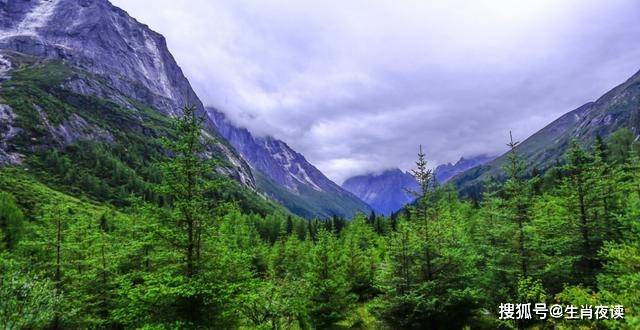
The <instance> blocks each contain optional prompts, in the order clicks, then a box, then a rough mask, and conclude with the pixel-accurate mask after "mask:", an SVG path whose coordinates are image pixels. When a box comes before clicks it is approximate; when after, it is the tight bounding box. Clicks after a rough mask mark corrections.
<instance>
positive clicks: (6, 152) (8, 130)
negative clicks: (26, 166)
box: [0, 104, 22, 165]
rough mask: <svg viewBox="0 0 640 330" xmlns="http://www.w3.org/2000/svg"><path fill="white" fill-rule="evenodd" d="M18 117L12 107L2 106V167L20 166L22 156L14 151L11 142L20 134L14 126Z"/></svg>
mask: <svg viewBox="0 0 640 330" xmlns="http://www.w3.org/2000/svg"><path fill="white" fill-rule="evenodd" d="M15 119H16V115H15V113H14V112H13V109H11V107H10V106H8V105H6V104H0V165H11V164H20V163H21V162H22V155H21V154H19V153H17V152H15V151H13V150H12V148H11V145H10V144H9V141H10V140H11V139H12V138H14V137H15V136H16V135H18V133H20V128H18V127H16V126H14V125H15V124H14V123H15Z"/></svg>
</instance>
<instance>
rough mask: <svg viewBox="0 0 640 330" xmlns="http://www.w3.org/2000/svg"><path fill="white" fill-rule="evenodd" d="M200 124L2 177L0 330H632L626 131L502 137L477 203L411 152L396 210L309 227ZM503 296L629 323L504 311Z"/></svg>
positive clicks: (635, 166) (634, 206)
mask: <svg viewBox="0 0 640 330" xmlns="http://www.w3.org/2000/svg"><path fill="white" fill-rule="evenodd" d="M201 125H202V121H201V120H200V118H198V116H197V114H196V112H195V110H194V109H193V108H185V109H184V111H183V115H182V116H181V117H179V118H177V119H175V120H173V129H174V133H175V134H174V136H173V137H172V138H167V137H164V138H162V137H160V138H158V139H157V141H153V142H149V143H148V144H146V147H144V148H142V147H141V148H140V149H137V150H134V149H132V148H129V149H127V148H123V147H119V146H114V145H108V144H101V143H97V142H83V143H78V144H76V145H75V146H72V147H70V148H65V149H64V150H56V149H52V150H48V151H43V152H40V153H39V154H37V155H33V156H30V158H29V159H28V160H27V162H26V164H28V166H24V167H21V166H15V167H7V168H3V169H1V170H0V328H2V329H85V328H90V329H129V328H143V329H465V328H466V329H596V328H598V329H600V328H607V329H638V328H640V144H639V143H638V142H637V141H635V140H634V135H633V134H632V133H631V131H629V130H626V129H621V130H618V131H616V132H615V133H614V134H612V135H610V136H608V137H606V138H600V137H598V138H596V139H595V140H594V141H593V143H591V144H589V145H581V144H580V143H579V142H577V141H574V142H573V143H572V144H571V146H570V148H569V151H568V152H567V154H566V155H565V157H564V159H562V160H558V161H557V163H556V165H555V166H554V167H552V168H548V169H535V168H534V169H533V170H532V171H525V168H527V164H525V163H524V162H523V160H522V158H520V157H519V155H518V145H517V143H516V142H513V141H512V140H511V141H510V142H509V146H510V147H511V150H510V151H509V154H508V161H507V162H506V163H505V165H504V167H503V170H504V177H498V178H494V179H493V180H490V181H488V182H486V183H485V184H484V188H483V192H482V195H481V196H480V197H479V198H467V197H464V196H460V195H459V193H458V191H457V190H456V188H455V187H453V186H451V185H439V184H438V183H437V182H435V180H434V178H433V173H432V172H431V170H430V167H429V164H427V162H426V158H427V156H426V155H425V152H423V150H422V147H421V148H420V152H419V153H418V156H417V161H416V165H415V169H414V171H413V174H414V176H415V177H416V179H417V181H418V182H419V183H420V186H421V189H420V190H419V191H415V192H413V193H414V194H415V196H416V200H415V202H414V203H412V204H411V205H409V206H407V207H405V208H404V209H403V210H401V211H399V212H398V213H397V214H394V215H392V216H390V217H382V216H379V215H376V214H360V215H358V216H356V217H355V218H354V219H342V218H338V217H333V218H330V219H315V220H305V219H301V218H299V217H296V216H294V215H292V214H290V213H289V212H288V211H286V210H284V209H283V208H281V207H279V206H277V205H275V204H274V203H272V202H270V201H269V200H267V199H265V198H263V197H261V196H259V195H257V194H255V193H252V192H249V191H246V189H243V188H240V187H238V186H237V184H235V183H234V182H232V180H230V179H228V178H225V177H224V176H221V175H217V174H216V171H215V167H216V162H217V160H215V159H213V158H210V157H203V154H204V150H205V145H206V144H207V143H208V142H207V138H206V137H203V136H202V134H201ZM140 145H143V144H140ZM163 150H164V151H166V152H164V151H163ZM504 303H521V304H524V303H531V304H532V305H533V304H536V303H546V304H547V305H552V304H560V305H562V306H567V305H573V306H576V307H578V308H580V307H581V306H593V307H595V306H610V308H612V307H613V306H617V305H622V306H624V318H617V319H614V318H613V317H612V315H611V314H609V315H608V317H607V318H606V319H604V318H600V319H595V318H584V319H580V318H578V319H567V318H564V317H563V318H554V317H548V318H545V319H543V320H541V319H538V318H531V319H528V320H527V319H521V320H516V319H504V318H501V317H500V305H501V304H504Z"/></svg>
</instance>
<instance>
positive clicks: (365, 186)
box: [342, 168, 419, 215]
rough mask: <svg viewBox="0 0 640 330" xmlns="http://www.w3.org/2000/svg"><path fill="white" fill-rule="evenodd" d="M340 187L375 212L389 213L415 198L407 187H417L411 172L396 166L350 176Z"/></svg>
mask: <svg viewBox="0 0 640 330" xmlns="http://www.w3.org/2000/svg"><path fill="white" fill-rule="evenodd" d="M342 188H344V189H345V190H347V191H350V192H351V193H353V194H354V195H356V196H358V197H359V198H360V199H362V200H363V201H365V202H367V204H369V205H371V207H372V208H373V210H374V211H375V212H376V213H379V214H383V215H390V214H391V213H393V212H395V211H397V210H399V209H401V208H402V207H403V206H405V205H406V204H408V203H410V202H411V201H413V200H414V199H415V198H414V197H413V196H412V195H411V194H410V193H408V192H407V189H408V190H410V191H417V190H418V188H419V187H418V183H417V182H416V180H415V178H414V177H413V176H412V175H411V174H409V173H407V172H402V171H401V170H400V169H397V168H396V169H392V170H386V171H384V172H382V173H379V174H366V175H359V176H354V177H351V178H349V179H347V180H346V181H345V182H344V183H343V184H342Z"/></svg>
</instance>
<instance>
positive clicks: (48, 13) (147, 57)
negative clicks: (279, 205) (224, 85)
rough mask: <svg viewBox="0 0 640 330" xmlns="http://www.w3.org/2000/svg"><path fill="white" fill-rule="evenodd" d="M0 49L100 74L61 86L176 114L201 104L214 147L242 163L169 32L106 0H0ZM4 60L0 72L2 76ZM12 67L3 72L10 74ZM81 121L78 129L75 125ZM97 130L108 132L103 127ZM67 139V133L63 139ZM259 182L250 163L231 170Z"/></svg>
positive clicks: (249, 182) (69, 136) (248, 180)
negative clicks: (171, 45)
mask: <svg viewBox="0 0 640 330" xmlns="http://www.w3.org/2000/svg"><path fill="white" fill-rule="evenodd" d="M0 49H3V50H5V51H13V52H17V53H20V54H27V55H31V56H35V57H38V58H46V59H54V60H61V61H63V62H64V63H66V64H69V65H71V66H74V67H77V68H80V69H82V70H83V71H86V72H89V73H91V74H94V75H96V76H99V77H101V82H100V84H103V83H104V85H106V86H108V87H109V88H104V87H102V86H98V85H100V84H97V83H96V82H95V81H92V79H84V78H82V77H78V78H76V79H71V80H69V81H66V82H65V83H64V84H63V86H62V88H65V89H68V90H70V91H73V92H76V93H80V94H84V95H91V96H95V97H99V98H105V99H108V100H111V101H113V102H115V103H116V104H119V105H121V106H124V107H127V108H131V107H132V105H131V104H130V102H129V100H128V98H130V99H132V100H135V101H138V102H140V103H142V104H145V105H148V106H150V107H153V108H155V109H156V110H158V111H160V112H162V113H165V114H168V115H171V116H173V115H176V114H178V113H179V112H180V109H181V108H182V107H184V106H187V105H191V106H195V107H196V108H197V111H198V113H199V114H200V115H202V116H203V117H205V119H206V120H205V123H204V126H205V128H206V129H207V131H208V133H209V134H210V135H212V136H214V137H215V139H214V140H215V141H217V142H216V145H215V146H211V147H210V150H211V151H215V150H217V151H219V152H223V154H224V155H226V157H227V159H228V161H229V163H231V164H234V163H244V161H243V160H242V159H241V158H240V156H239V155H238V154H237V153H235V151H233V150H227V152H226V153H225V152H224V150H225V149H229V148H228V147H227V146H225V145H224V142H220V141H222V140H223V139H222V138H221V137H220V136H219V134H218V133H217V132H216V131H215V128H214V125H213V123H212V122H211V120H210V119H209V118H208V117H206V112H205V110H204V106H203V105H202V102H201V101H200V99H199V98H198V97H197V95H196V94H195V92H194V91H193V89H192V88H191V85H190V84H189V81H188V80H187V78H186V77H185V76H184V74H183V72H182V70H181V69H180V67H179V66H178V64H177V63H176V61H175V59H174V58H173V56H172V55H171V53H170V52H169V50H168V48H167V45H166V41H165V39H164V37H163V36H162V35H160V34H158V33H156V32H154V31H152V30H151V29H150V28H149V27H148V26H147V25H144V24H141V23H139V22H138V21H136V20H135V19H134V18H132V17H131V16H129V15H128V14H127V13H126V12H125V11H124V10H121V9H120V8H117V7H115V6H113V5H112V4H111V3H110V2H109V1H107V0H15V1H0ZM3 67H4V68H6V65H5V66H3V62H2V60H0V79H1V78H2V75H3V71H2V70H3ZM6 72H8V70H7V71H5V73H6ZM67 124H68V126H65V127H66V128H67V129H69V130H71V131H74V129H75V128H80V127H82V126H83V125H84V123H82V122H81V121H78V120H76V121H72V122H69V123H67ZM74 125H75V128H74ZM52 132H56V134H58V135H57V136H58V137H59V138H60V139H62V140H63V141H66V140H69V139H71V140H73V139H74V138H82V136H81V135H79V134H77V132H73V133H72V132H64V128H62V130H60V128H54V129H53V130H52ZM94 133H95V134H98V136H101V137H103V138H106V135H104V134H103V132H99V131H95V132H94ZM65 139H66V140H65ZM227 171H230V172H231V174H230V175H231V176H232V177H235V178H242V179H241V182H244V183H245V184H246V185H248V186H249V187H254V186H255V182H253V175H252V174H251V172H250V169H249V166H248V165H247V164H246V163H245V164H242V165H241V166H236V167H235V169H227Z"/></svg>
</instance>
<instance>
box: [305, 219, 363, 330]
mask: <svg viewBox="0 0 640 330" xmlns="http://www.w3.org/2000/svg"><path fill="white" fill-rule="evenodd" d="M306 277H307V281H308V282H309V286H310V288H311V310H310V311H309V314H310V316H311V320H312V321H313V324H314V325H315V326H317V327H319V328H326V327H329V326H331V325H333V324H335V323H336V322H338V321H340V320H342V319H344V318H345V317H346V315H347V314H346V313H347V311H348V310H349V309H350V308H351V306H352V305H353V304H354V303H355V300H356V297H355V295H353V294H351V293H350V292H349V281H348V280H347V274H346V271H345V260H344V254H343V253H342V251H341V250H340V246H339V244H338V240H337V239H336V237H335V236H334V235H333V234H332V233H331V232H328V231H326V230H324V229H322V230H320V231H319V232H318V235H317V241H316V244H315V246H314V247H313V252H312V259H311V265H310V268H309V272H308V273H307V276H306Z"/></svg>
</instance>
